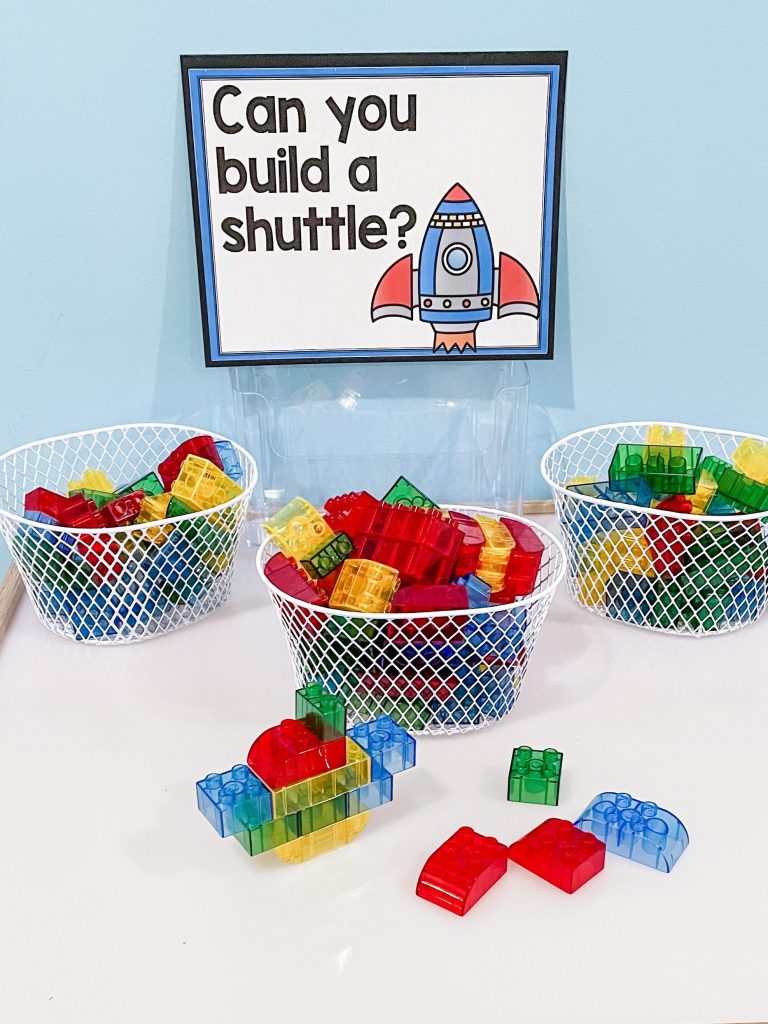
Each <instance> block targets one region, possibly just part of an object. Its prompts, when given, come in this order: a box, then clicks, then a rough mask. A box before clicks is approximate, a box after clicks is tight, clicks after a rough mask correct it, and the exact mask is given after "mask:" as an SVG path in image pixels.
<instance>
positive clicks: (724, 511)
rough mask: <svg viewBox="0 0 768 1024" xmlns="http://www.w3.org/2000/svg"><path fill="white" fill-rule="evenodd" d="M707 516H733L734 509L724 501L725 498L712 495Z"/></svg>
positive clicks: (734, 513)
mask: <svg viewBox="0 0 768 1024" xmlns="http://www.w3.org/2000/svg"><path fill="white" fill-rule="evenodd" d="M707 515H709V516H735V515H736V509H735V508H734V507H733V505H732V504H731V503H730V502H729V501H726V500H725V498H724V497H723V496H722V495H720V494H714V495H713V496H712V498H711V499H710V502H709V506H708V508H707Z"/></svg>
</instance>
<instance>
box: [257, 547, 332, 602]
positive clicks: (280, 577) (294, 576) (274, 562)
mask: <svg viewBox="0 0 768 1024" xmlns="http://www.w3.org/2000/svg"><path fill="white" fill-rule="evenodd" d="M264 575H265V576H266V577H267V579H268V580H269V582H270V583H271V584H272V586H273V587H277V589H278V590H282V592H283V593H284V594H288V596H289V597H293V598H295V599H296V600H297V601H306V602H307V604H319V605H327V604H328V598H327V597H326V595H325V594H322V593H320V592H319V591H318V590H317V588H316V587H315V586H313V584H312V583H310V582H309V580H308V579H307V578H306V577H305V576H304V575H303V574H302V572H301V570H300V569H299V568H298V566H297V565H296V563H295V562H294V560H293V559H292V558H286V556H285V555H284V554H283V553H282V552H281V551H278V553H277V554H276V555H272V557H271V558H270V559H268V560H267V561H266V562H265V564H264Z"/></svg>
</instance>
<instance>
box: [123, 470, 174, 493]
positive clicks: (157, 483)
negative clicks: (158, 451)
mask: <svg viewBox="0 0 768 1024" xmlns="http://www.w3.org/2000/svg"><path fill="white" fill-rule="evenodd" d="M164 490H165V488H164V487H163V481H162V480H161V479H160V477H159V476H158V475H157V473H145V475H144V476H141V477H139V479H138V480H135V481H134V482H133V483H132V484H126V485H125V486H124V487H121V488H120V489H119V491H117V497H118V498H120V497H122V496H123V495H125V494H132V493H133V492H134V491H144V493H145V494H162V493H163V491H164Z"/></svg>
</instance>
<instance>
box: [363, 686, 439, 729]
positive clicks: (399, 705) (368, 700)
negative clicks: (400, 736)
mask: <svg viewBox="0 0 768 1024" xmlns="http://www.w3.org/2000/svg"><path fill="white" fill-rule="evenodd" d="M345 696H346V699H347V705H348V707H350V708H351V709H352V710H353V711H354V712H355V713H356V714H357V715H358V716H359V717H360V718H364V719H368V718H371V717H372V716H375V715H381V714H382V713H383V714H385V715H389V716H390V717H391V718H393V719H394V720H395V722H397V723H398V725H402V726H407V727H408V728H409V729H412V730H413V731H414V732H420V731H421V730H422V729H423V728H424V727H425V726H426V725H427V723H428V722H429V720H430V718H431V712H430V710H429V707H428V706H427V703H426V701H424V700H421V699H420V698H418V697H416V698H414V699H406V698H405V697H400V698H392V697H382V696H379V695H376V696H374V695H373V694H372V693H371V692H370V691H369V690H368V689H367V688H366V686H365V685H362V686H358V687H357V688H356V689H355V690H353V691H351V692H349V693H348V694H345Z"/></svg>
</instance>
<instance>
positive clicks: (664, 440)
mask: <svg viewBox="0 0 768 1024" xmlns="http://www.w3.org/2000/svg"><path fill="white" fill-rule="evenodd" d="M645 443H646V444H647V445H674V446H675V447H679V446H681V445H684V444H685V430H683V428H682V427H665V426H664V425H663V424H662V423H654V424H652V425H651V426H650V427H648V430H647V432H646V435H645Z"/></svg>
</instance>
